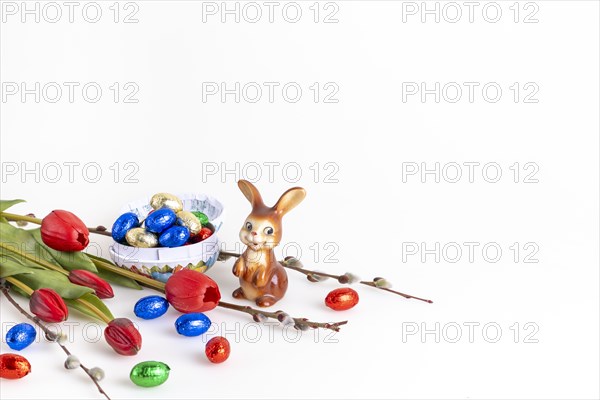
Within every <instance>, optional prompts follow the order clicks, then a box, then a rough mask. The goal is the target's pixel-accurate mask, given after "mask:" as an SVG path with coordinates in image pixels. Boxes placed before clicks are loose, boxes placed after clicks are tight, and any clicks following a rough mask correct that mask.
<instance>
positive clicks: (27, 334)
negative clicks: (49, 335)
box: [6, 322, 37, 350]
mask: <svg viewBox="0 0 600 400" xmlns="http://www.w3.org/2000/svg"><path fill="white" fill-rule="evenodd" d="M36 335H37V333H36V331H35V328H34V327H33V326H32V325H30V324H28V323H25V322H24V323H22V324H17V325H15V326H13V327H12V328H10V329H9V330H8V332H6V344H8V347H10V348H11V349H13V350H23V349H24V348H25V347H27V346H29V345H30V344H31V343H33V341H34V340H35V336H36Z"/></svg>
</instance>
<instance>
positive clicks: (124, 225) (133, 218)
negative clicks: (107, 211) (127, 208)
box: [111, 212, 140, 242]
mask: <svg viewBox="0 0 600 400" xmlns="http://www.w3.org/2000/svg"><path fill="white" fill-rule="evenodd" d="M138 226H140V220H139V219H138V216H137V215H136V214H135V213H132V212H128V213H125V214H123V215H121V216H120V217H119V218H117V220H116V221H115V223H114V224H113V226H112V231H111V234H112V237H113V239H114V240H115V241H116V242H122V241H123V239H125V235H126V234H127V231H128V230H130V229H132V228H137V227H138Z"/></svg>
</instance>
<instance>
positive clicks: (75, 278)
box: [69, 269, 115, 299]
mask: <svg viewBox="0 0 600 400" xmlns="http://www.w3.org/2000/svg"><path fill="white" fill-rule="evenodd" d="M69 280H70V281H71V283H74V284H76V285H79V286H87V287H89V288H92V289H94V291H95V292H96V296H98V297H99V298H101V299H110V298H113V297H115V294H114V293H113V289H112V286H110V284H109V283H108V282H106V281H105V280H104V279H102V278H100V277H99V276H98V275H96V274H95V273H93V272H90V271H86V270H84V269H75V270H73V271H71V272H70V273H69Z"/></svg>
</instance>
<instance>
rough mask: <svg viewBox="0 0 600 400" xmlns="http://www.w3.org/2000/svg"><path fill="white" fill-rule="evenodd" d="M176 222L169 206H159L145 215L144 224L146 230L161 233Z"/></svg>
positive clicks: (175, 216)
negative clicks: (159, 207)
mask: <svg viewBox="0 0 600 400" xmlns="http://www.w3.org/2000/svg"><path fill="white" fill-rule="evenodd" d="M175 222H177V215H176V214H175V212H174V211H173V210H171V209H170V208H161V209H158V210H156V211H154V212H153V213H151V214H150V215H148V216H147V217H146V220H145V221H144V225H145V226H146V230H147V231H149V232H153V233H161V232H163V231H165V230H166V229H168V228H170V227H171V226H173V225H174V224H175Z"/></svg>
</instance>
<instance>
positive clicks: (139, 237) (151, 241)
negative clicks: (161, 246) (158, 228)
mask: <svg viewBox="0 0 600 400" xmlns="http://www.w3.org/2000/svg"><path fill="white" fill-rule="evenodd" d="M125 240H126V241H127V243H128V244H129V245H130V246H133V247H145V248H147V247H156V246H158V238H157V237H156V235H155V234H153V233H151V232H148V231H146V230H145V229H144V228H133V229H130V230H128V231H127V234H126V235H125Z"/></svg>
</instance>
